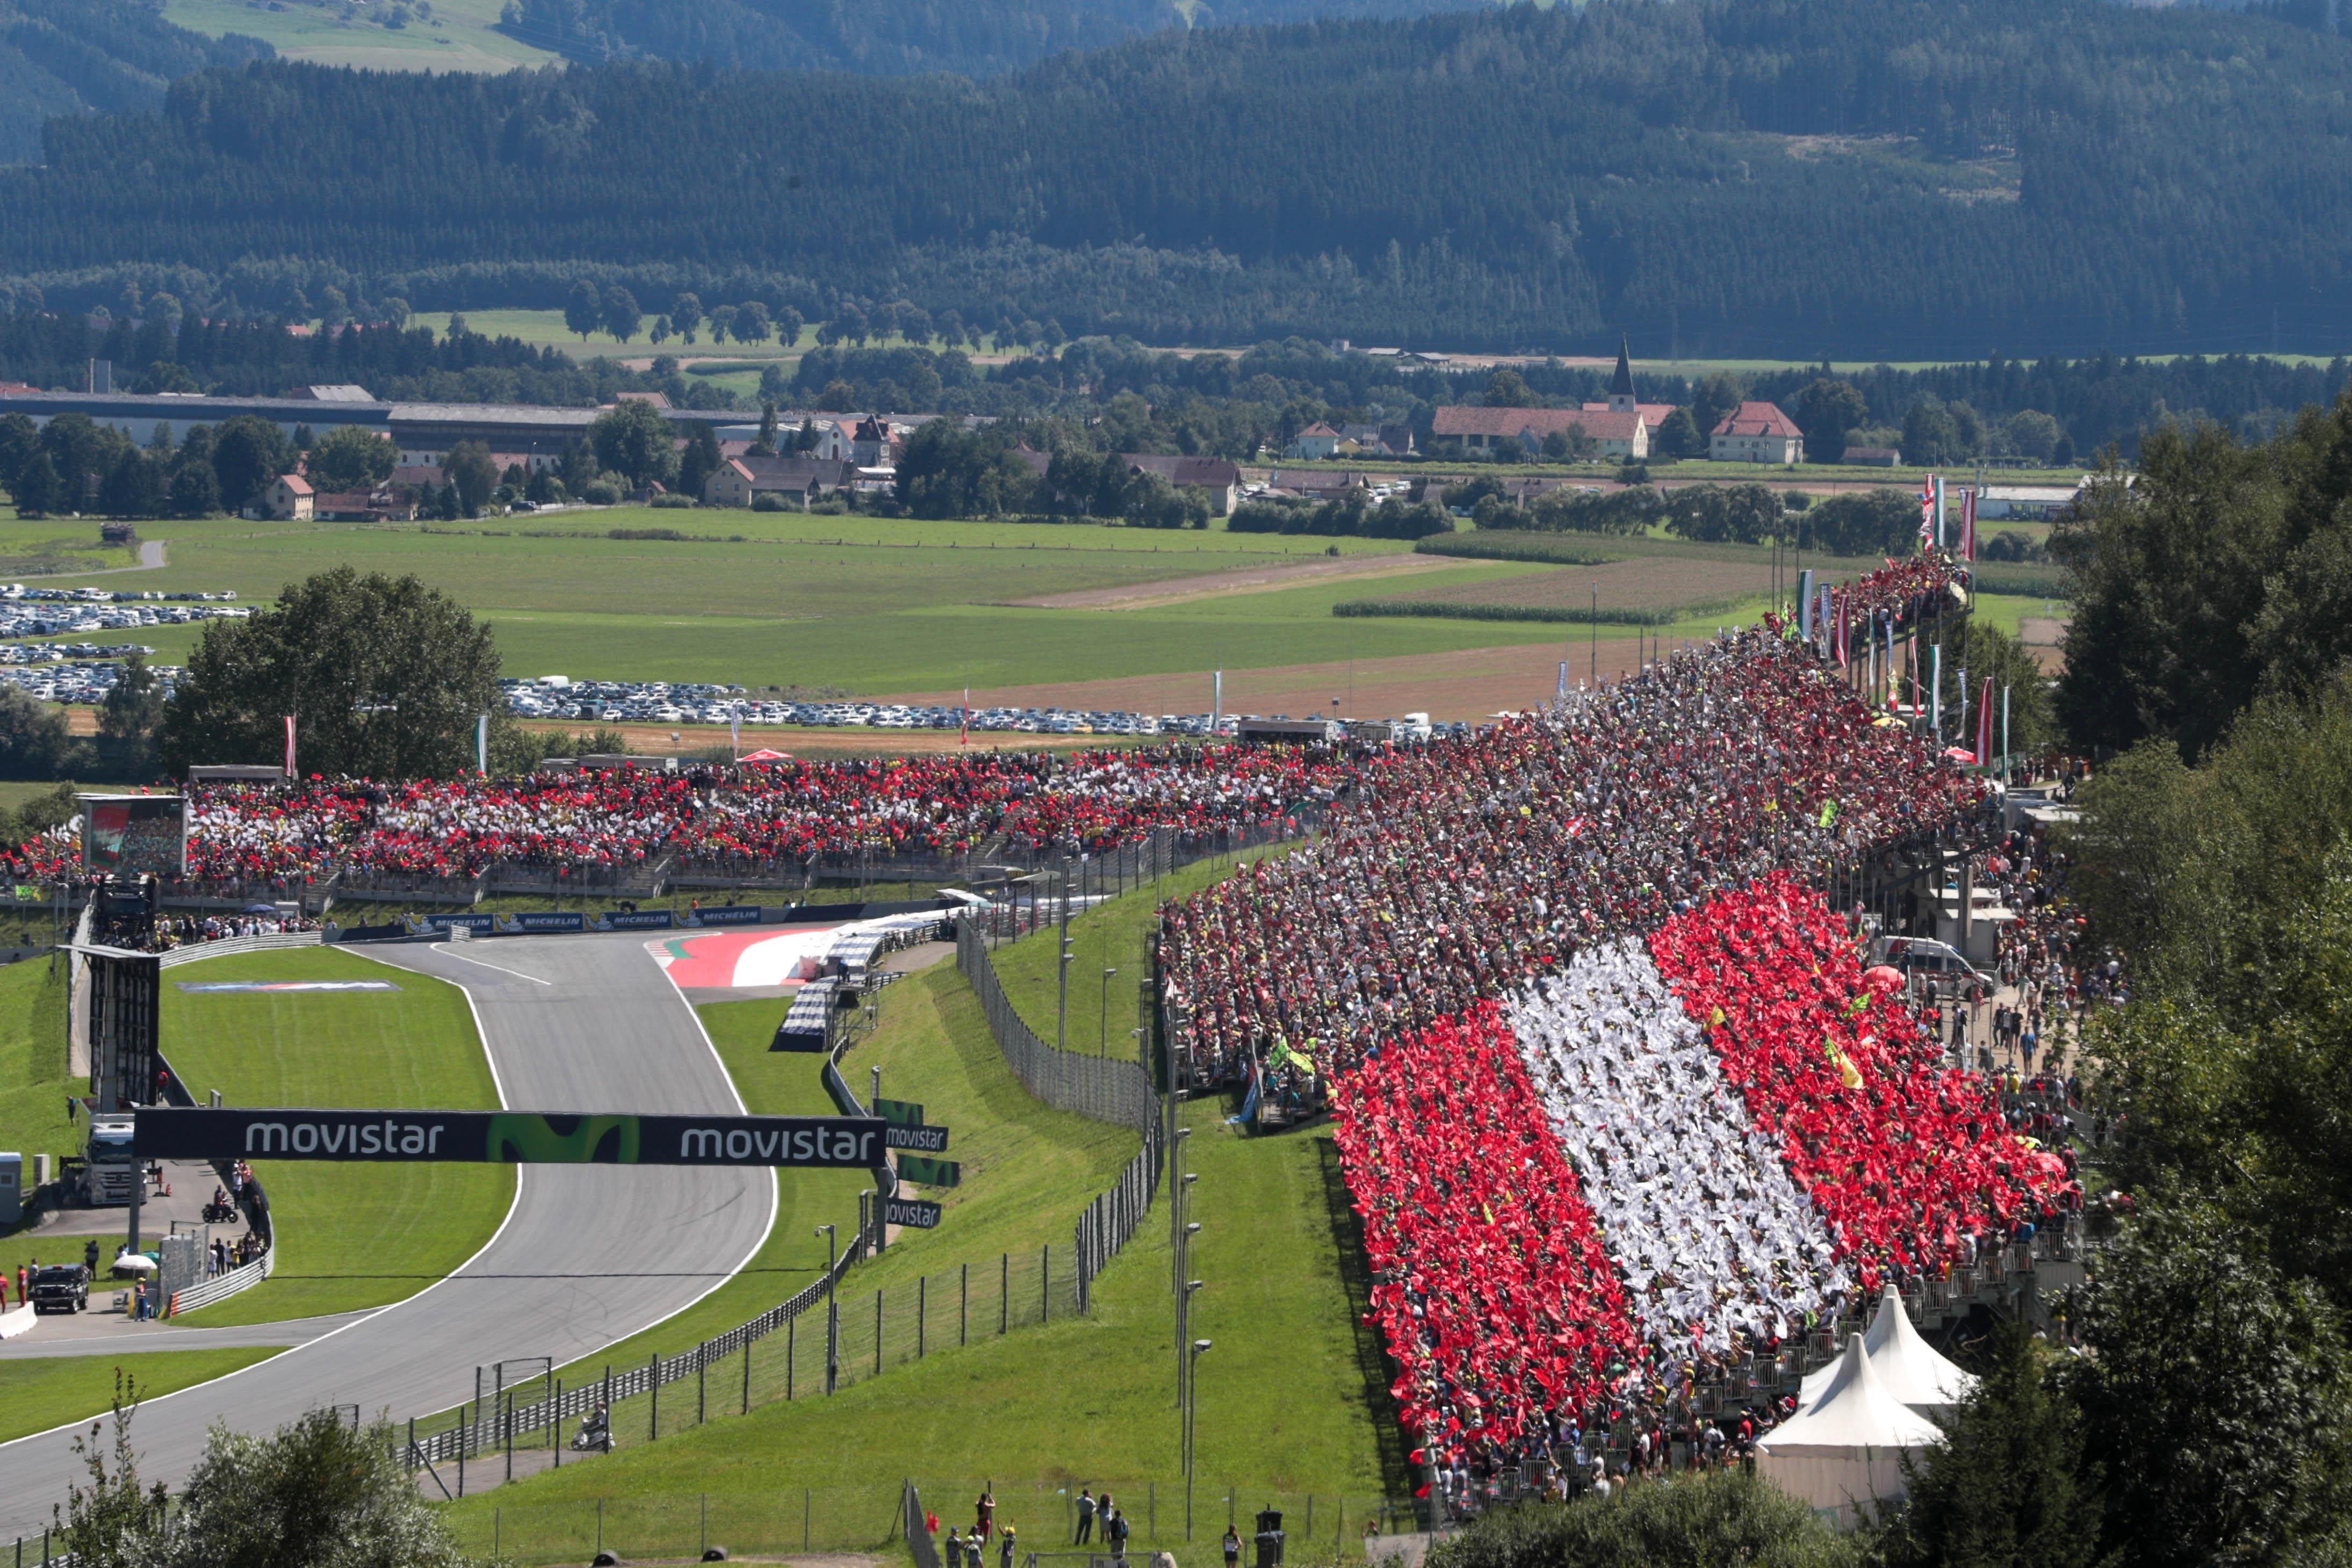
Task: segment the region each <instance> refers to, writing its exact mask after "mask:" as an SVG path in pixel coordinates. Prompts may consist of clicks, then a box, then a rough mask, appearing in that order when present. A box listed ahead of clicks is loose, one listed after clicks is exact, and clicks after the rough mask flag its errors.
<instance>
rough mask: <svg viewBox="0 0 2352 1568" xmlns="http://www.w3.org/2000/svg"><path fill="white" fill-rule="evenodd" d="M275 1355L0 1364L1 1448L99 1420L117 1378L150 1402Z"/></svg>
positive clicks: (169, 1354) (156, 1355)
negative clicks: (75, 1423)
mask: <svg viewBox="0 0 2352 1568" xmlns="http://www.w3.org/2000/svg"><path fill="white" fill-rule="evenodd" d="M276 1354H278V1352H277V1351H276V1350H272V1349H260V1350H155V1351H146V1352H143V1353H141V1354H132V1355H59V1356H44V1357H39V1358H34V1359H26V1360H21V1361H0V1443H5V1442H10V1441H13V1440H14V1439H16V1438H18V1437H29V1436H31V1435H32V1434H33V1433H35V1432H46V1431H47V1430H48V1429H49V1428H50V1427H62V1426H64V1425H65V1424H66V1423H67V1422H68V1421H79V1420H81V1419H83V1418H84V1417H87V1416H100V1415H102V1414H104V1413H105V1412H106V1410H107V1409H108V1408H109V1407H110V1401H111V1400H112V1399H113V1397H114V1394H115V1383H114V1379H115V1375H116V1374H117V1373H118V1372H120V1373H121V1374H122V1375H124V1376H125V1377H126V1378H128V1379H129V1380H130V1381H131V1384H132V1385H135V1387H136V1389H137V1392H138V1396H139V1397H140V1398H141V1399H155V1398H160V1397H161V1396H163V1395H166V1394H173V1393H177V1392H178V1391H179V1390H181V1389H183V1388H187V1387H192V1386H194V1385H196V1384H199V1383H208V1382H210V1381H211V1380H212V1379H214V1378H215V1377H226V1376H227V1375H229V1374H230V1373H232V1372H236V1371H240V1370H242V1369H243V1368H245V1367H248V1366H251V1365H252V1364H254V1363H255V1362H257V1361H268V1359H269V1358H270V1357H271V1356H273V1355H276ZM133 1426H134V1427H135V1426H136V1423H135V1422H134V1423H133Z"/></svg>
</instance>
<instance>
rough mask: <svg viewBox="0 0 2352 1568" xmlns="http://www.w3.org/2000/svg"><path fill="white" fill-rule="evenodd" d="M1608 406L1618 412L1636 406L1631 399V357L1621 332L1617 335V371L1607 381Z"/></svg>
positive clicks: (1628, 411)
mask: <svg viewBox="0 0 2352 1568" xmlns="http://www.w3.org/2000/svg"><path fill="white" fill-rule="evenodd" d="M1609 406H1610V408H1611V409H1612V410H1614V411H1616V412H1617V413H1631V412H1633V409H1634V408H1635V407H1636V406H1637V405H1636V404H1635V402H1634V401H1633V355H1632V353H1631V352H1630V351H1629V347H1628V344H1627V342H1626V340H1625V335H1624V334H1623V333H1622V332H1621V333H1619V334H1618V335H1617V373H1616V374H1615V375H1614V376H1612V377H1611V378H1610V381H1609Z"/></svg>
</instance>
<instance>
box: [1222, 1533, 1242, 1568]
mask: <svg viewBox="0 0 2352 1568" xmlns="http://www.w3.org/2000/svg"><path fill="white" fill-rule="evenodd" d="M1241 1560H1242V1538H1241V1537H1240V1536H1238V1535H1236V1534H1234V1527H1233V1526H1232V1525H1230V1524H1228V1525H1227V1526H1225V1568H1236V1564H1238V1563H1240V1562H1241Z"/></svg>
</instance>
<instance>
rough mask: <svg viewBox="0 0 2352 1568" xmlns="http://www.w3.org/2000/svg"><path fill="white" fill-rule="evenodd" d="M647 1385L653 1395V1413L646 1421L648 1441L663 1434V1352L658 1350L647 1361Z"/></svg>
mask: <svg viewBox="0 0 2352 1568" xmlns="http://www.w3.org/2000/svg"><path fill="white" fill-rule="evenodd" d="M646 1388H647V1390H648V1392H650V1393H651V1394H652V1395H653V1398H654V1404H653V1414H652V1416H649V1417H648V1418H647V1420H646V1442H648V1443H650V1442H652V1441H653V1440H654V1439H655V1438H656V1437H660V1436H661V1352H659V1351H656V1352H654V1353H653V1356H652V1358H651V1359H650V1360H648V1361H647V1362H646Z"/></svg>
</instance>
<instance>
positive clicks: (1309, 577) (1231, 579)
mask: <svg viewBox="0 0 2352 1568" xmlns="http://www.w3.org/2000/svg"><path fill="white" fill-rule="evenodd" d="M1462 564H1463V563H1462V562H1461V561H1458V560H1454V559H1451V558H1448V557H1444V556H1430V555H1382V556H1341V557H1339V558H1338V559H1331V558H1328V557H1327V558H1325V559H1321V560H1305V561H1296V562H1292V563H1290V564H1287V565H1283V566H1253V567H1240V568H1236V569H1235V570H1232V571H1212V572H1206V573H1203V574H1202V575H1201V576H1199V577H1180V578H1177V579H1175V580H1172V581H1160V582H1144V583H1129V584H1126V585H1123V586H1121V587H1118V588H1084V589H1077V590H1075V591H1071V592H1068V593H1047V594H1041V595H1039V596H1038V597H1037V598H1034V599H1016V600H1013V601H1012V602H1013V603H1014V604H1016V605H1019V606H1021V607H1022V608H1024V609H1029V610H1156V609H1159V608H1160V606H1162V605H1168V604H1182V603H1184V602H1186V601H1190V600H1194V599H1215V598H1218V597H1221V596H1223V595H1225V594H1232V593H1272V592H1275V591H1279V590H1281V589H1285V588H1297V587H1300V586H1301V585H1303V584H1306V583H1310V582H1344V581H1349V580H1355V579H1358V578H1370V577H1397V576H1402V575H1404V574H1406V573H1411V572H1421V571H1428V570H1433V569H1437V568H1444V567H1449V566H1460V565H1462Z"/></svg>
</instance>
